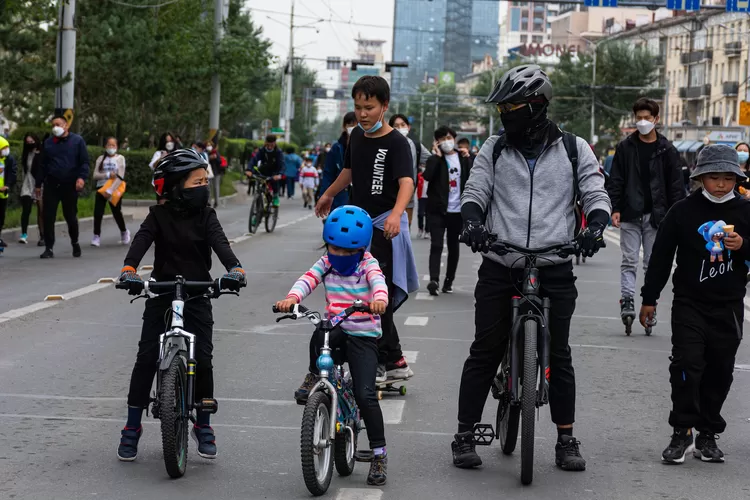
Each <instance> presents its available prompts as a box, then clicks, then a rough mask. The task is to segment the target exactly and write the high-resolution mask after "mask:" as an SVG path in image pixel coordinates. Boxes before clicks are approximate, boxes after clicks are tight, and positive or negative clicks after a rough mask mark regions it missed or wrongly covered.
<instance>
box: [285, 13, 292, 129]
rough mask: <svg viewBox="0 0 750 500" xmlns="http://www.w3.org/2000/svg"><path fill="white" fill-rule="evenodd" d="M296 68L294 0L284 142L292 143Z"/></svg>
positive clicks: (290, 21) (287, 74)
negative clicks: (293, 75) (294, 74)
mask: <svg viewBox="0 0 750 500" xmlns="http://www.w3.org/2000/svg"><path fill="white" fill-rule="evenodd" d="M293 68H294V0H292V11H291V14H290V15H289V61H287V71H286V106H285V112H284V115H285V116H284V141H285V142H287V143H289V142H291V137H292V99H293V96H294V92H293V89H292V84H293V82H294V80H293V78H292V71H293Z"/></svg>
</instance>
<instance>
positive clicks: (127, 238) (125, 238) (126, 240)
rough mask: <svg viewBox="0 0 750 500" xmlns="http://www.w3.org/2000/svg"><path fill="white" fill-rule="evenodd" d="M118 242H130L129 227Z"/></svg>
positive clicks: (125, 243) (121, 234)
mask: <svg viewBox="0 0 750 500" xmlns="http://www.w3.org/2000/svg"><path fill="white" fill-rule="evenodd" d="M214 208H215V207H214ZM120 243H122V244H123V245H128V244H129V243H130V229H126V230H125V231H123V232H121V233H120Z"/></svg>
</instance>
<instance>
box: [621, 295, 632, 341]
mask: <svg viewBox="0 0 750 500" xmlns="http://www.w3.org/2000/svg"><path fill="white" fill-rule="evenodd" d="M620 319H622V324H623V325H625V335H627V336H628V337H629V336H630V334H631V333H632V331H633V321H634V320H635V303H634V302H633V297H623V298H622V299H620Z"/></svg>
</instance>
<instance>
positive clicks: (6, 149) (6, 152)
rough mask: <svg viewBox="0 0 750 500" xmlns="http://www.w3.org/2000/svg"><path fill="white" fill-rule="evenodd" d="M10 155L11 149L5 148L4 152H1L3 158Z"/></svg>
mask: <svg viewBox="0 0 750 500" xmlns="http://www.w3.org/2000/svg"><path fill="white" fill-rule="evenodd" d="M9 154H10V148H3V150H2V151H0V156H2V157H3V158H5V157H6V156H8V155H9Z"/></svg>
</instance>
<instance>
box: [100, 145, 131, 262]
mask: <svg viewBox="0 0 750 500" xmlns="http://www.w3.org/2000/svg"><path fill="white" fill-rule="evenodd" d="M104 147H105V150H104V154H103V155H101V156H100V157H99V158H97V159H96V165H95V167H94V180H95V181H96V188H97V189H99V188H101V187H102V186H104V184H106V183H107V181H108V180H109V179H114V178H116V177H119V178H120V179H124V178H125V157H124V156H122V155H121V154H117V139H115V138H114V137H110V138H108V139H107V142H106V143H105V146H104ZM108 201H109V200H108V199H107V198H105V197H104V196H102V195H101V194H99V193H98V192H97V193H96V195H95V199H94V237H93V238H92V239H91V246H92V247H98V246H99V245H100V244H101V238H100V236H101V233H102V218H103V217H104V209H105V208H106V206H107V205H108V204H109V207H110V209H111V210H112V217H113V218H114V219H115V222H116V223H117V227H119V228H120V241H121V242H122V244H123V245H127V244H128V243H130V231H128V228H127V227H125V219H124V218H123V217H122V210H121V209H120V205H121V203H122V200H121V199H120V200H118V202H117V205H113V204H112V202H111V201H110V202H109V203H108Z"/></svg>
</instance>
